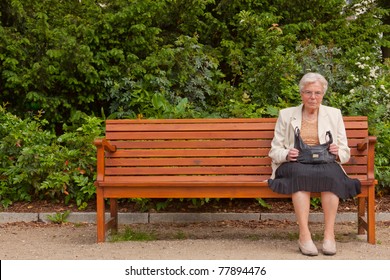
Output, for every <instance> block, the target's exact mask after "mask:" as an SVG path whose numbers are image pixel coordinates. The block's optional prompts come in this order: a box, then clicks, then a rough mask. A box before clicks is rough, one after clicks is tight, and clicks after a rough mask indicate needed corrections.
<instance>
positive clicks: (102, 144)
mask: <svg viewBox="0 0 390 280" xmlns="http://www.w3.org/2000/svg"><path fill="white" fill-rule="evenodd" d="M93 143H94V144H95V146H96V147H97V157H96V158H97V176H96V182H95V184H98V183H99V182H101V181H103V180H104V174H105V170H104V166H105V164H104V153H105V151H108V152H111V153H113V152H115V151H116V146H114V145H111V144H110V143H109V142H108V141H107V140H106V139H105V138H103V139H96V140H95V141H94V142H93Z"/></svg>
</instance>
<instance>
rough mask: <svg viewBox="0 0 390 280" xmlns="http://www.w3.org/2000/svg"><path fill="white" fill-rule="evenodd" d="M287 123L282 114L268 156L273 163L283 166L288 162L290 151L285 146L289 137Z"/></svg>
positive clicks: (277, 122)
mask: <svg viewBox="0 0 390 280" xmlns="http://www.w3.org/2000/svg"><path fill="white" fill-rule="evenodd" d="M287 126H288V123H287V121H286V120H285V119H284V118H283V114H282V113H281V112H280V113H279V117H278V119H277V121H276V125H275V130H274V138H273V139H272V142H271V149H270V151H269V153H268V156H269V157H270V158H271V159H272V161H273V163H276V164H281V163H283V162H286V161H287V159H286V158H287V155H288V149H289V147H287V146H286V145H285V143H286V137H287Z"/></svg>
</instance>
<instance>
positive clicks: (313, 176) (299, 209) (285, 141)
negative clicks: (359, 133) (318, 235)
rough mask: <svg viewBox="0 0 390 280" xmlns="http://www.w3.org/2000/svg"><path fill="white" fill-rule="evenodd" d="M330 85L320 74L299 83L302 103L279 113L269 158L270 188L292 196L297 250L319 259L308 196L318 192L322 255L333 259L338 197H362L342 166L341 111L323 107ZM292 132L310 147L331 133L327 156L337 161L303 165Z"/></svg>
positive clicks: (347, 152) (344, 144) (346, 154)
mask: <svg viewBox="0 0 390 280" xmlns="http://www.w3.org/2000/svg"><path fill="white" fill-rule="evenodd" d="M327 88H328V82H327V81H326V79H325V78H324V77H323V76H322V75H320V74H318V73H307V74H306V75H304V76H303V77H302V79H301V81H300V82H299V91H300V95H301V99H302V104H301V105H299V106H297V107H291V108H286V109H282V110H281V111H280V112H279V117H278V120H277V122H276V126H275V132H274V138H273V140H272V144H271V150H270V152H269V156H270V157H271V159H272V169H273V174H272V177H271V179H270V180H269V185H270V188H271V189H272V190H273V191H274V192H277V193H283V194H292V202H293V205H294V210H295V215H296V217H297V222H298V224H299V240H298V246H299V249H300V251H301V253H302V254H304V255H308V256H316V255H318V249H317V247H316V246H315V244H314V243H313V241H312V238H311V233H310V230H309V211H310V193H311V192H319V193H321V204H322V209H323V212H324V219H325V230H324V240H323V244H322V252H323V254H325V255H334V254H336V241H335V235H334V224H335V220H336V215H337V209H338V205H339V198H342V199H346V198H350V197H353V196H355V195H357V194H359V193H360V182H359V180H356V179H351V178H349V177H348V176H347V175H346V174H345V172H344V170H343V169H342V167H341V164H342V163H346V162H347V161H348V160H349V158H350V149H349V147H348V143H347V136H346V132H345V126H344V122H343V118H342V115H341V111H340V110H339V109H336V108H332V107H328V106H324V105H322V104H321V103H322V100H323V97H324V94H325V93H326V90H327ZM296 128H299V130H300V135H301V138H302V140H303V141H304V142H305V143H306V144H308V145H318V144H323V143H325V142H326V141H327V137H326V132H327V131H330V132H331V133H332V136H333V143H332V144H330V145H329V148H328V150H329V152H330V153H331V154H333V155H334V156H335V161H334V162H330V163H321V164H304V163H300V162H299V161H298V160H297V159H298V155H299V150H297V149H295V148H294V137H295V131H296Z"/></svg>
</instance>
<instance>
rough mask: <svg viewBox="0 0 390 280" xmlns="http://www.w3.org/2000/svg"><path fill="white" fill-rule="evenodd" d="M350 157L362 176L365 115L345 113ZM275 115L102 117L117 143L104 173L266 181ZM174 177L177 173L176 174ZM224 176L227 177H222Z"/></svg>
mask: <svg viewBox="0 0 390 280" xmlns="http://www.w3.org/2000/svg"><path fill="white" fill-rule="evenodd" d="M344 121H345V125H346V129H347V136H348V139H349V146H350V148H351V155H352V157H351V160H350V162H349V163H348V164H345V165H344V168H345V170H346V172H347V173H348V174H349V175H350V176H351V177H355V178H360V179H366V178H367V149H366V150H364V151H358V149H357V144H358V143H361V142H362V141H364V140H365V138H366V137H367V136H368V132H367V128H368V125H367V118H366V117H344ZM275 122H276V119H275V118H258V119H164V120H150V119H145V120H107V121H106V139H107V140H109V141H110V143H111V144H112V145H115V146H116V147H117V151H116V152H115V153H110V152H106V160H105V176H106V178H107V177H111V176H115V177H122V178H123V176H157V177H161V176H178V177H182V176H184V175H191V176H194V175H195V176H200V175H212V176H210V179H211V177H212V178H215V177H218V176H237V175H240V176H242V178H243V177H247V179H248V180H257V181H258V180H260V181H264V180H267V179H268V178H269V177H270V175H271V172H272V171H271V167H270V165H271V159H270V158H269V157H268V152H269V149H270V145H271V140H272V138H273V135H274V127H275ZM178 179H179V178H178ZM225 179H226V177H225Z"/></svg>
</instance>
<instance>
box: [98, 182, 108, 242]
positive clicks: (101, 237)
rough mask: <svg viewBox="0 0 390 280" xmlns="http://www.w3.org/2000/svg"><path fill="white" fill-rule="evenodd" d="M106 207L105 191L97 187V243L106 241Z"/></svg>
mask: <svg viewBox="0 0 390 280" xmlns="http://www.w3.org/2000/svg"><path fill="white" fill-rule="evenodd" d="M104 212H105V207H104V196H103V189H102V188H100V187H97V189H96V226H97V242H98V243H100V242H104V241H106V236H105V235H106V229H105V224H106V222H105V216H104V215H105V213H104Z"/></svg>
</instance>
